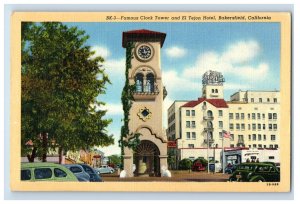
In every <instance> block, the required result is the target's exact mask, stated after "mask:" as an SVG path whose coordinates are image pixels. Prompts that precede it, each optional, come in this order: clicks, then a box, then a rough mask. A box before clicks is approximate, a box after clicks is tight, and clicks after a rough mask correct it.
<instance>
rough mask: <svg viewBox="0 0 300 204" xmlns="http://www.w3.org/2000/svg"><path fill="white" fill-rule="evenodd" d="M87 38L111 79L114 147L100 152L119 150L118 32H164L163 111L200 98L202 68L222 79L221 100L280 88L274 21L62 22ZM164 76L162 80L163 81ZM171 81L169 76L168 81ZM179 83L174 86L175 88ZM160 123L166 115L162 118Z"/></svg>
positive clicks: (121, 62) (121, 54) (121, 55)
mask: <svg viewBox="0 0 300 204" xmlns="http://www.w3.org/2000/svg"><path fill="white" fill-rule="evenodd" d="M67 25H69V26H77V27H78V28H79V29H83V30H85V31H86V33H87V34H88V35H89V36H90V39H89V40H88V42H87V43H88V45H90V46H92V48H93V49H94V50H95V51H96V55H101V56H102V57H104V58H105V60H106V61H105V63H104V67H105V69H106V71H107V73H108V75H109V77H110V79H111V81H112V85H108V86H107V94H106V95H101V96H99V97H98V98H99V100H101V101H104V102H106V103H107V109H108V112H107V117H108V118H112V119H113V123H112V124H111V125H110V126H109V128H108V131H109V133H111V134H114V136H115V145H113V146H110V147H105V148H100V149H101V150H102V151H104V152H105V154H106V155H111V154H120V149H119V148H118V144H117V141H118V139H119V137H120V127H121V125H122V123H121V119H122V116H123V112H122V106H121V99H120V98H121V91H122V88H123V85H124V79H125V78H124V72H125V49H124V48H122V32H123V31H128V30H136V29H148V30H154V31H159V32H164V33H166V34H167V37H166V40H165V43H164V46H163V48H162V52H161V69H162V74H163V75H162V77H163V78H162V80H163V83H164V85H165V86H166V88H167V91H168V96H167V98H166V99H165V102H164V103H165V104H164V113H166V110H167V108H168V107H169V106H170V105H171V104H172V102H173V101H174V100H194V99H197V98H198V97H200V96H201V87H202V85H201V76H202V74H203V73H204V72H206V71H208V70H216V71H221V72H222V73H223V75H224V77H225V80H226V82H225V83H224V94H225V100H229V97H230V95H231V94H233V93H234V92H236V91H238V90H239V89H241V90H275V89H276V90H279V89H280V24H279V23H67ZM167 79H168V80H167ZM170 79H172V80H170ZM179 84H180V86H179ZM164 124H165V128H167V127H166V118H164Z"/></svg>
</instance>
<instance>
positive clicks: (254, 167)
mask: <svg viewBox="0 0 300 204" xmlns="http://www.w3.org/2000/svg"><path fill="white" fill-rule="evenodd" d="M229 181H240V182H279V181H280V172H279V171H278V169H277V167H276V166H275V165H274V164H270V163H243V164H240V165H238V166H237V169H236V171H235V172H234V173H233V174H232V176H231V177H230V178H229Z"/></svg>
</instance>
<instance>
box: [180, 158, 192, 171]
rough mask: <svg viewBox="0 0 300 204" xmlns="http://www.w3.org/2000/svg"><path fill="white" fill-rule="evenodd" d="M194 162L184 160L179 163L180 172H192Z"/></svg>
mask: <svg viewBox="0 0 300 204" xmlns="http://www.w3.org/2000/svg"><path fill="white" fill-rule="evenodd" d="M192 163H193V162H192V161H191V160H190V159H182V160H180V161H179V165H178V168H179V169H180V170H190V169H191V167H192Z"/></svg>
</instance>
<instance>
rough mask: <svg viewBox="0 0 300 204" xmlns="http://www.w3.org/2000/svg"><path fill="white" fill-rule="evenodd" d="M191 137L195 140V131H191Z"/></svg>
mask: <svg viewBox="0 0 300 204" xmlns="http://www.w3.org/2000/svg"><path fill="white" fill-rule="evenodd" d="M192 139H193V140H195V139H196V133H195V132H192Z"/></svg>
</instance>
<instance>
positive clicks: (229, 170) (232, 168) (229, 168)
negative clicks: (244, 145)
mask: <svg viewBox="0 0 300 204" xmlns="http://www.w3.org/2000/svg"><path fill="white" fill-rule="evenodd" d="M236 167H237V165H235V164H233V165H230V166H227V167H225V173H226V174H232V173H233V172H234V171H235V170H236Z"/></svg>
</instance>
